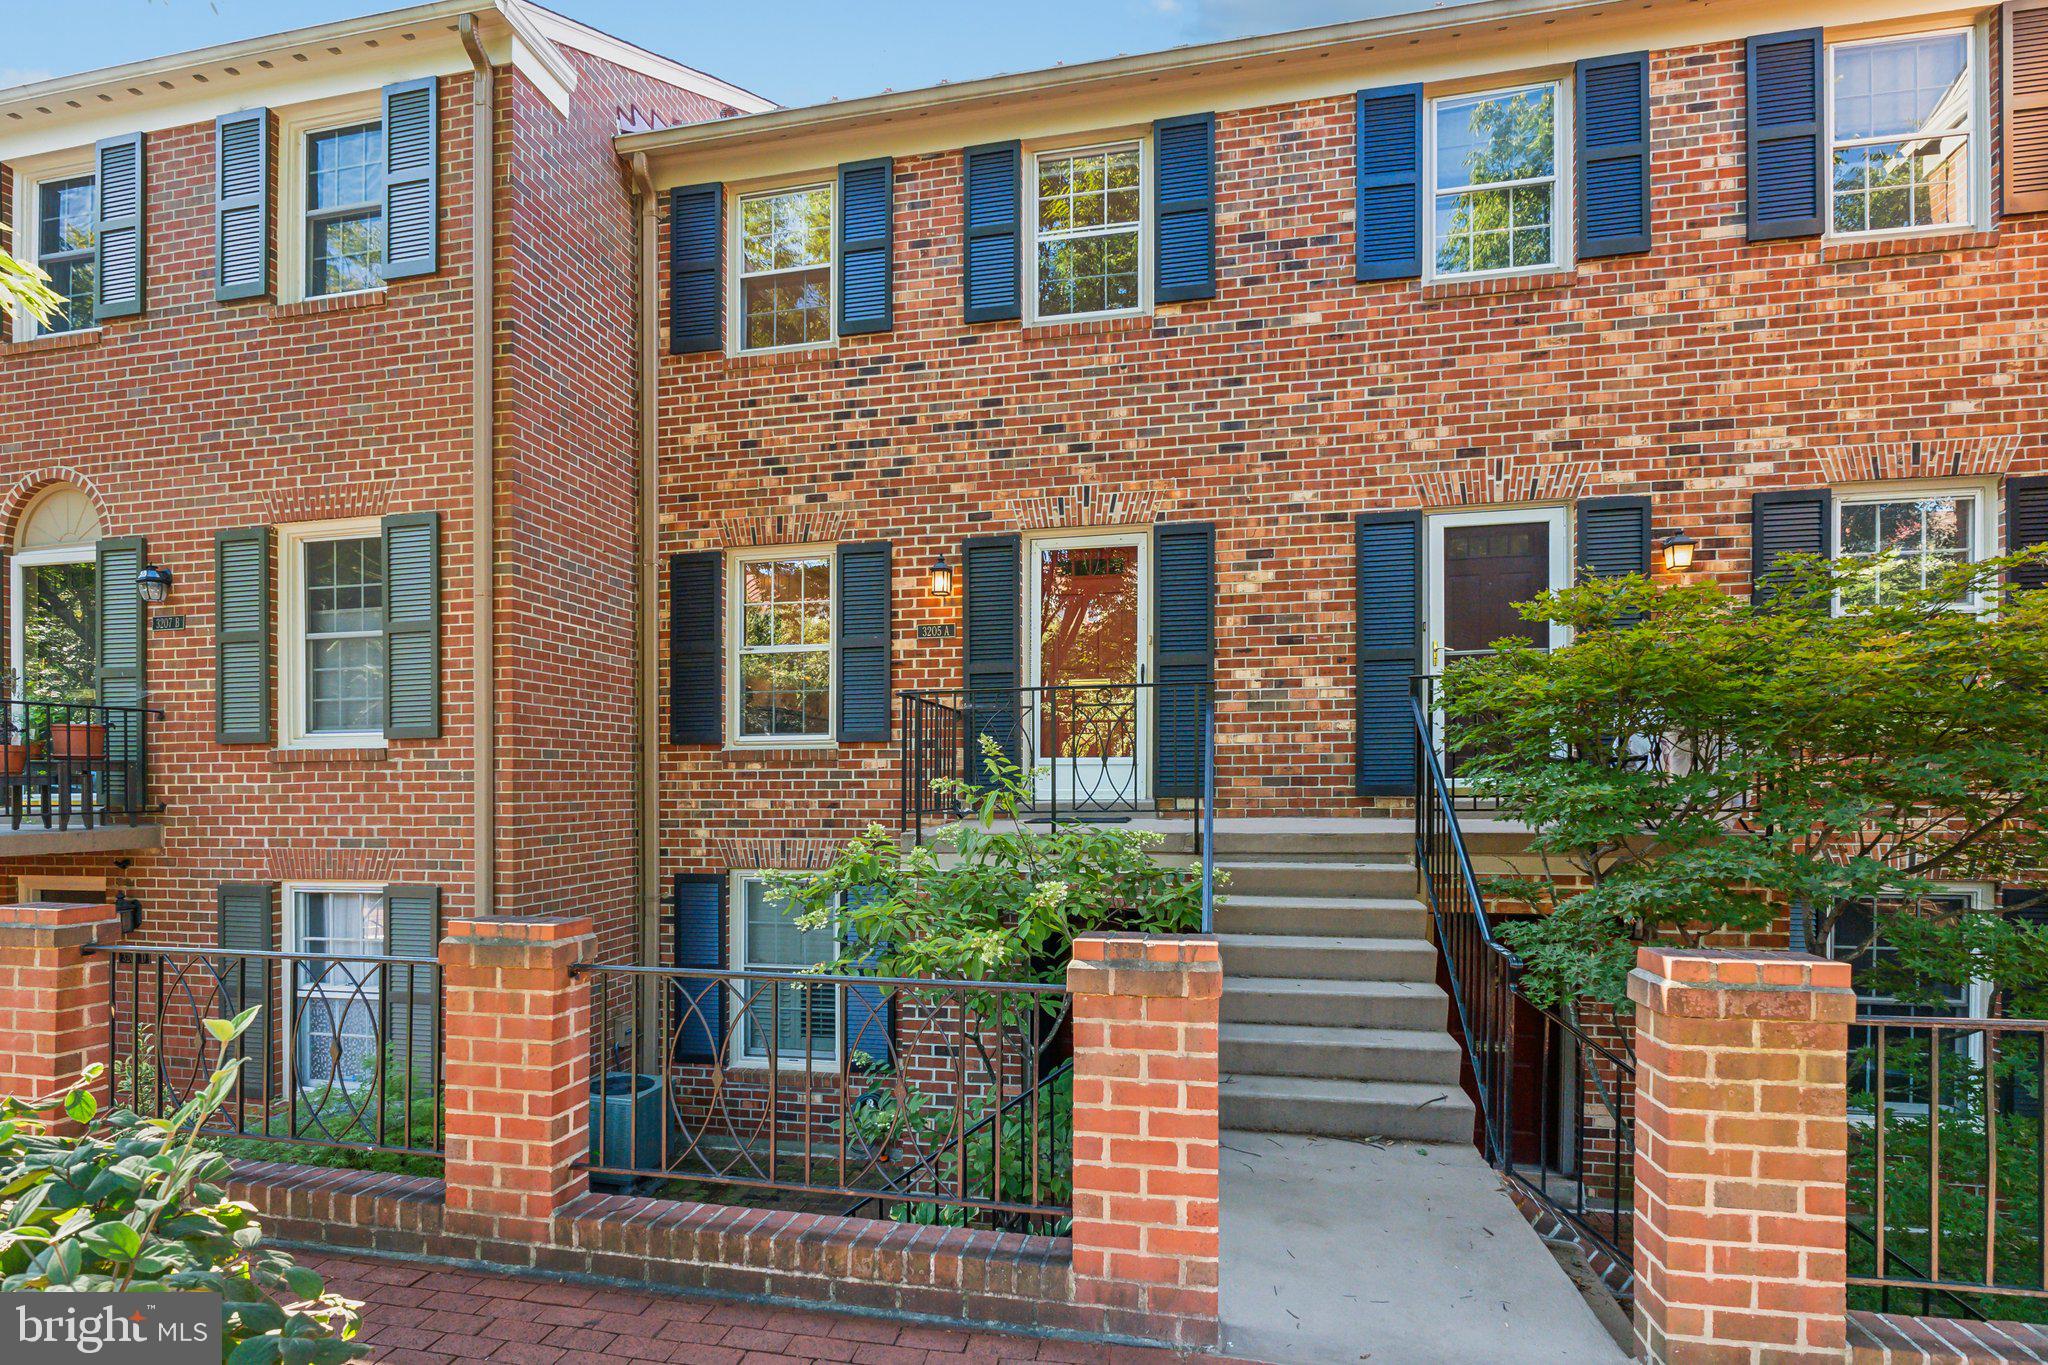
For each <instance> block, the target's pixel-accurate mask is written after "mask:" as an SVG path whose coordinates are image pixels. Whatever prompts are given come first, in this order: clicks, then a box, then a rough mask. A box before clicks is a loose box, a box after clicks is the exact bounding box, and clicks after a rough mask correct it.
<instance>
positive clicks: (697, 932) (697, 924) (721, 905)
mask: <svg viewBox="0 0 2048 1365" xmlns="http://www.w3.org/2000/svg"><path fill="white" fill-rule="evenodd" d="M726 884H727V878H726V877H725V876H724V875H723V874H722V873H717V872H678V873H676V882H675V924H674V931H673V934H672V935H671V937H672V938H673V940H674V952H675V965H676V966H678V967H700V968H705V969H709V970H721V969H723V968H724V967H725V944H726V924H725V916H726V905H725V901H726ZM669 988H670V991H671V994H670V997H669V1000H668V1002H667V1003H668V1008H669V1031H670V1036H671V1037H672V1038H674V1039H675V1060H676V1061H679V1062H716V1061H718V1060H719V1053H720V1050H721V1047H722V1045H723V1043H724V1041H725V1009H726V995H727V991H726V988H725V980H724V979H723V978H721V977H709V978H689V977H681V978H678V977H671V978H670V979H669Z"/></svg>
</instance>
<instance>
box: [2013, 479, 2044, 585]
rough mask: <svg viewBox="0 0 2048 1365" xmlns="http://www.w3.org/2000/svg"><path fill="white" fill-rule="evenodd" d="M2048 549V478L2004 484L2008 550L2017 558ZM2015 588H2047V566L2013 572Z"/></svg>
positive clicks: (2027, 565)
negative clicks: (2042, 547)
mask: <svg viewBox="0 0 2048 1365" xmlns="http://www.w3.org/2000/svg"><path fill="white" fill-rule="evenodd" d="M2040 545H2048V475H2044V474H2033V475H2029V476H2027V477H2026V478H2020V479H2007V480H2006V481H2005V550H2006V553H2007V554H2016V553H2018V552H2019V551H2021V550H2025V549H2030V548H2033V547H2035V546H2040ZM2012 585H2013V586H2014V587H2015V588H2048V564H2026V565H2022V566H2021V567H2019V568H2017V569H2014V570H2013V572H2012Z"/></svg>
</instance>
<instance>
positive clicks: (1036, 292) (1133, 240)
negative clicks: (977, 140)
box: [1024, 140, 1152, 322]
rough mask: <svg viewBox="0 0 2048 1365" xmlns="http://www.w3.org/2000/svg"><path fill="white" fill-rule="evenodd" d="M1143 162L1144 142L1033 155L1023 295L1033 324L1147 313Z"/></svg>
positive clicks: (1146, 176)
mask: <svg viewBox="0 0 2048 1365" xmlns="http://www.w3.org/2000/svg"><path fill="white" fill-rule="evenodd" d="M1148 160H1149V153H1148V151H1147V145H1146V143H1145V142H1144V141H1143V140H1140V141H1134V142H1114V143H1109V144H1106V145H1101V146H1093V147H1062V148H1048V149H1046V150H1043V151H1036V152H1033V153H1032V154H1031V159H1030V167H1029V170H1028V171H1027V172H1026V177H1025V185H1026V187H1027V191H1028V193H1029V194H1030V209H1029V212H1030V215H1031V249H1030V251H1028V252H1027V253H1025V281H1024V295H1025V298H1027V299H1028V300H1029V301H1030V317H1031V319H1032V320H1033V321H1038V322H1054V321H1058V322H1066V321H1071V320H1074V319H1085V318H1099V317H1121V316H1127V315H1129V314H1133V313H1142V312H1143V311H1145V310H1146V309H1147V308H1149V307H1151V305H1152V281H1151V276H1152V272H1151V270H1150V269H1149V261H1150V253H1151V250H1152V244H1151V204H1150V200H1149V196H1148V195H1147V193H1146V185H1147V183H1148V181H1149V180H1150V178H1151V167H1150V165H1149V164H1148Z"/></svg>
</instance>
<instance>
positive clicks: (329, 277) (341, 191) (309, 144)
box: [277, 91, 384, 302]
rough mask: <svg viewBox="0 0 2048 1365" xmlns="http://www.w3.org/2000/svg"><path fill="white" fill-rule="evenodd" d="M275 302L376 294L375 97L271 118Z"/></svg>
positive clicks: (378, 120)
mask: <svg viewBox="0 0 2048 1365" xmlns="http://www.w3.org/2000/svg"><path fill="white" fill-rule="evenodd" d="M277 146H278V161H279V164H278V177H277V186H278V205H277V221H278V224H279V226H278V240H277V281H278V298H279V299H280V300H281V301H283V302H293V301H295V300H300V299H314V298H331V297H335V296H338V295H342V294H358V293H368V292H374V291H376V290H380V289H382V288H383V287H384V276H383V273H382V267H383V258H384V105H383V98H382V96H381V95H380V94H379V93H378V92H376V91H366V92H363V93H361V94H356V95H347V96H342V97H340V98H337V99H331V100H321V101H318V102H316V103H312V104H305V105H300V106H297V107H294V108H291V109H287V110H285V111H283V112H282V113H280V114H279V115H278V131H277Z"/></svg>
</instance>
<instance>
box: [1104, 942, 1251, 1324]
mask: <svg viewBox="0 0 2048 1365" xmlns="http://www.w3.org/2000/svg"><path fill="white" fill-rule="evenodd" d="M1067 989H1068V991H1069V992H1070V993H1071V994H1072V997H1073V1010H1074V1237H1073V1256H1074V1297H1075V1301H1076V1303H1078V1304H1080V1305H1082V1306H1083V1307H1084V1308H1087V1309H1090V1310H1093V1311H1097V1312H1100V1313H1101V1314H1102V1320H1101V1322H1100V1323H1099V1324H1096V1325H1097V1326H1099V1327H1100V1328H1102V1329H1104V1330H1108V1331H1112V1332H1121V1333H1124V1334H1127V1335H1131V1336H1140V1337H1147V1338H1150V1339H1153V1340H1159V1341H1171V1342H1174V1343H1176V1344H1178V1345H1182V1346H1213V1345H1215V1344H1216V1342H1217V1339H1218V1335H1219V1325H1218V1324H1219V1320H1218V1294H1219V1292H1220V1291H1219V1284H1220V1278H1219V1275H1218V1261H1219V1258H1220V1240H1221V1239H1220V1233H1219V1208H1218V1205H1219V1198H1220V1185H1219V1176H1218V1160H1219V1143H1218V1134H1217V1129H1218V1119H1217V1061H1216V1056H1217V1012H1218V1007H1219V1005H1220V1002H1221V999H1222V993H1223V966H1222V961H1221V959H1220V957H1219V955H1218V953H1217V947H1216V940H1215V939H1214V938H1211V937H1204V936H1189V937H1163V936H1152V935H1145V934H1088V935H1085V936H1083V937H1082V938H1080V939H1078V940H1076V941H1075V944H1074V960H1073V963H1072V965H1070V966H1069V967H1068V968H1067Z"/></svg>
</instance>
